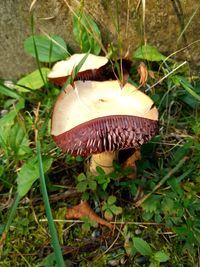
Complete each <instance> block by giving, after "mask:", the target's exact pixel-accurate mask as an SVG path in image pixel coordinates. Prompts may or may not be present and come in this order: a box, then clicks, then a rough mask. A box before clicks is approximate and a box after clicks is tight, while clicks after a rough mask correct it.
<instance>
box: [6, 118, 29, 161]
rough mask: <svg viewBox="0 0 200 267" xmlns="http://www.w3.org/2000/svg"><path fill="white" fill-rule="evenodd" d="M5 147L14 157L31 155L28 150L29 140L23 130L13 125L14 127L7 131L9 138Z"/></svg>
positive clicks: (17, 125) (17, 124)
mask: <svg viewBox="0 0 200 267" xmlns="http://www.w3.org/2000/svg"><path fill="white" fill-rule="evenodd" d="M7 145H9V147H10V149H11V150H12V151H13V152H14V153H15V157H16V156H23V155H24V154H26V153H31V151H32V150H31V149H30V148H29V139H28V136H27V134H26V132H25V130H24V129H23V128H22V127H21V126H20V125H19V123H15V124H14V126H13V127H12V128H11V129H10V131H9V136H8V140H7Z"/></svg>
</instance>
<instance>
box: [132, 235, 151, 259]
mask: <svg viewBox="0 0 200 267" xmlns="http://www.w3.org/2000/svg"><path fill="white" fill-rule="evenodd" d="M132 239H133V244H134V247H135V249H136V250H137V251H138V252H139V253H140V254H141V255H143V256H151V255H152V253H153V252H152V249H151V247H150V246H149V244H148V243H147V242H146V241H145V240H143V239H142V238H139V237H133V238H132Z"/></svg>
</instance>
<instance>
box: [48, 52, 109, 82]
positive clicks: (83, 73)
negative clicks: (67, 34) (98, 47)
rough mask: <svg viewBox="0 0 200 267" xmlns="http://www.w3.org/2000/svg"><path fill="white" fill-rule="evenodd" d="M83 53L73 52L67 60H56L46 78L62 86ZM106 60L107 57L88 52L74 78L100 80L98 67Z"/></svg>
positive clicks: (104, 63)
mask: <svg viewBox="0 0 200 267" xmlns="http://www.w3.org/2000/svg"><path fill="white" fill-rule="evenodd" d="M85 55H86V54H85V53H83V54H74V55H72V56H71V57H69V58H68V59H67V60H62V61H59V62H57V63H56V64H55V65H54V66H53V68H52V71H51V72H50V73H49V74H48V79H49V80H51V81H53V82H54V83H55V84H56V85H61V86H62V85H63V84H64V83H65V81H66V79H67V77H68V76H69V75H71V74H72V72H73V70H74V68H75V67H76V66H77V65H78V64H79V63H80V61H81V60H82V59H83V57H84V56H85ZM107 62H108V59H107V58H106V57H102V56H95V55H93V54H89V55H88V57H87V58H86V60H85V62H84V63H83V65H82V67H81V69H80V70H79V73H78V74H77V76H76V78H75V80H95V79H96V78H97V79H99V80H100V79H101V78H98V77H99V76H101V71H99V72H98V69H100V68H101V67H102V66H104V65H106V63H107Z"/></svg>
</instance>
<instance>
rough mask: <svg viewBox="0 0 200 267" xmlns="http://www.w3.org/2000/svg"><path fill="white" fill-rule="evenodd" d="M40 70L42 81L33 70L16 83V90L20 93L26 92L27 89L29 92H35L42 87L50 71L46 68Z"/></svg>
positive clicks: (38, 74)
mask: <svg viewBox="0 0 200 267" xmlns="http://www.w3.org/2000/svg"><path fill="white" fill-rule="evenodd" d="M40 70H41V73H42V76H43V78H44V80H43V79H42V77H41V73H40V71H39V70H35V71H33V72H31V73H30V74H28V75H26V76H25V77H23V78H21V79H20V80H19V81H18V82H17V86H16V88H17V89H18V90H19V91H21V92H28V91H29V90H28V88H29V89H31V90H36V89H40V88H41V87H42V86H44V85H45V81H47V75H48V73H49V71H50V70H49V69H48V68H41V69H40ZM26 88H27V89H26Z"/></svg>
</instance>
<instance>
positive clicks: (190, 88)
mask: <svg viewBox="0 0 200 267" xmlns="http://www.w3.org/2000/svg"><path fill="white" fill-rule="evenodd" d="M173 78H174V79H176V80H177V82H178V83H179V84H180V85H181V86H182V87H183V88H184V89H185V90H186V91H187V92H188V93H189V94H190V95H192V96H193V97H194V98H195V99H196V100H197V101H200V94H198V93H196V92H195V88H194V87H193V86H192V84H191V83H189V82H188V81H187V79H186V78H185V77H182V76H180V75H174V76H173Z"/></svg>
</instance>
